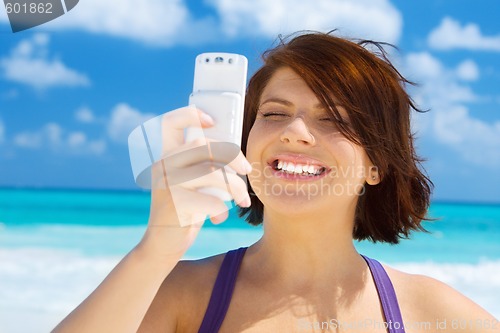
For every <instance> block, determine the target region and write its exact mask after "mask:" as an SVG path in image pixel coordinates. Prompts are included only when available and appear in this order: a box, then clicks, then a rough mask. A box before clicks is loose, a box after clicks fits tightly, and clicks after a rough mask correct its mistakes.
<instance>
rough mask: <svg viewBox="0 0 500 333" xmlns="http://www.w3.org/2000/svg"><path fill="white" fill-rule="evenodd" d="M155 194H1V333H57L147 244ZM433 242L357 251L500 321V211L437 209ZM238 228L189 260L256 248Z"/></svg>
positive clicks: (213, 237)
mask: <svg viewBox="0 0 500 333" xmlns="http://www.w3.org/2000/svg"><path fill="white" fill-rule="evenodd" d="M148 214H149V193H147V192H139V191H91V190H46V189H0V333H25V332H33V333H36V332H49V331H50V330H51V329H52V328H53V327H54V326H55V325H56V324H57V323H58V322H59V321H60V320H61V319H62V318H64V316H66V315H67V314H68V313H69V312H70V311H71V310H72V309H73V308H74V307H75V306H76V305H78V304H79V303H80V302H81V301H82V300H83V299H84V298H85V297H86V296H87V295H88V294H89V293H90V292H91V291H92V290H93V289H94V288H95V287H96V286H97V285H98V284H99V283H100V281H102V279H103V278H104V277H105V276H106V275H107V274H108V273H109V271H110V270H111V269H112V268H113V267H114V266H115V265H116V264H117V262H118V261H119V260H120V259H121V258H122V257H123V256H124V255H125V254H126V253H127V252H128V251H129V250H130V249H132V247H133V246H134V245H135V244H136V243H137V242H138V241H139V240H140V238H141V236H142V234H143V232H144V230H145V226H146V223H147V219H148ZM430 215H431V216H432V217H435V218H439V220H437V221H435V222H426V223H425V228H426V229H427V230H429V231H430V232H429V233H415V234H413V235H412V237H411V239H409V240H403V241H401V243H400V244H398V245H395V246H394V245H385V244H373V243H370V242H360V243H355V244H356V247H357V248H358V250H359V252H360V253H363V254H366V255H368V256H370V257H372V258H375V259H378V260H379V261H381V262H384V263H386V264H388V265H391V266H393V267H395V268H397V269H400V270H403V271H406V272H409V273H417V274H424V275H428V276H432V277H435V278H437V279H439V280H441V281H443V282H445V283H447V284H449V285H451V286H452V287H454V288H455V289H457V290H459V291H460V292H461V293H463V294H465V295H466V296H468V297H470V298H471V299H473V300H474V301H475V302H476V303H478V304H480V305H481V306H482V307H484V308H485V309H487V310H488V311H489V312H491V313H492V314H493V315H494V316H496V317H497V318H499V317H500V301H499V300H498V295H500V204H498V205H494V204H468V203H445V202H434V203H433V204H432V206H431V209H430ZM261 234H262V229H261V228H260V227H253V226H250V225H248V224H246V223H245V222H244V221H243V220H242V219H239V218H238V217H237V214H236V210H234V209H233V210H231V211H230V218H229V219H228V220H227V221H226V222H225V223H223V224H221V225H217V226H214V225H212V224H210V223H205V225H204V227H203V230H202V231H201V232H200V235H199V236H198V238H197V240H196V242H195V244H194V245H193V246H192V247H191V248H190V249H189V251H188V252H187V253H186V255H185V257H186V258H187V259H193V258H201V257H205V256H209V255H213V254H217V253H222V252H226V251H228V250H230V249H233V248H236V247H240V246H247V245H250V244H252V243H253V242H255V241H257V240H258V239H259V238H260V236H261Z"/></svg>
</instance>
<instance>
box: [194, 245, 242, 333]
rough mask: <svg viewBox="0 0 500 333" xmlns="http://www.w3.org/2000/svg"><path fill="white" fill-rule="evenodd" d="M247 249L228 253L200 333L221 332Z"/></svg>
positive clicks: (220, 270) (221, 267) (216, 281)
mask: <svg viewBox="0 0 500 333" xmlns="http://www.w3.org/2000/svg"><path fill="white" fill-rule="evenodd" d="M246 249H247V248H246V247H241V248H239V249H237V250H231V251H229V252H228V253H226V255H225V257H224V260H223V261H222V264H221V266H220V269H219V274H218V275H217V279H216V280H215V284H214V288H213V290H212V295H211V296H210V302H209V303H208V308H207V311H206V312H205V317H203V321H202V322H201V326H200V329H199V331H198V332H199V333H212V332H218V331H219V328H220V327H221V325H222V322H223V321H224V317H225V316H226V312H227V309H228V308H229V303H231V297H232V295H233V290H234V285H235V284H236V276H237V275H238V270H239V268H240V264H241V261H242V259H243V256H244V255H245V251H246Z"/></svg>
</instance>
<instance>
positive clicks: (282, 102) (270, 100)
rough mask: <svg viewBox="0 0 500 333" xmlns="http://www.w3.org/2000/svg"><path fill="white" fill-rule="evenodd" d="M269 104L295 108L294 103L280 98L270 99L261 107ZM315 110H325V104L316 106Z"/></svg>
mask: <svg viewBox="0 0 500 333" xmlns="http://www.w3.org/2000/svg"><path fill="white" fill-rule="evenodd" d="M267 103H277V104H281V105H284V106H293V103H292V102H290V101H288V100H286V99H282V98H278V97H270V98H268V99H266V100H265V101H264V102H262V103H260V106H262V105H264V104H267ZM314 108H315V109H324V108H325V107H324V106H323V104H321V103H318V104H316V105H314Z"/></svg>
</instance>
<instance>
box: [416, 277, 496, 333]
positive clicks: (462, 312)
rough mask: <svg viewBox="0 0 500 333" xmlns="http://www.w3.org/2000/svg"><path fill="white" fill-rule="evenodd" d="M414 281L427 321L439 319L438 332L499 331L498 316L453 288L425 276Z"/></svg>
mask: <svg viewBox="0 0 500 333" xmlns="http://www.w3.org/2000/svg"><path fill="white" fill-rule="evenodd" d="M415 282H416V283H418V285H419V290H421V291H423V292H422V295H421V298H420V304H419V306H420V307H421V308H425V309H427V311H426V312H427V316H428V321H429V322H432V323H438V322H439V323H440V327H439V328H438V327H436V329H439V332H470V333H500V321H499V320H498V319H496V318H495V317H493V316H492V315H491V314H490V313H488V312H487V311H486V310H485V309H483V308H482V307H480V306H479V305H478V304H476V303H474V302H473V301H472V300H471V299H469V298H467V297H466V296H464V295H462V294H461V293H459V292H458V291H456V290H455V289H453V288H451V287H450V286H448V285H446V284H445V283H442V282H440V281H438V280H435V279H432V278H429V277H425V276H416V280H415ZM436 325H437V324H436Z"/></svg>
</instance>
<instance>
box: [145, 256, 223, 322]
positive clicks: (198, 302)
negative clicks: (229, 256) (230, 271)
mask: <svg viewBox="0 0 500 333" xmlns="http://www.w3.org/2000/svg"><path fill="white" fill-rule="evenodd" d="M224 256H225V254H219V255H215V256H211V257H207V258H203V259H198V260H181V261H179V262H178V263H177V265H176V266H175V268H174V269H173V270H172V272H170V274H169V275H168V276H167V277H166V278H165V280H164V281H163V283H162V284H161V286H160V288H159V290H158V292H157V293H156V296H155V298H154V300H153V302H152V303H151V305H150V307H149V309H148V311H147V313H146V315H145V317H144V320H143V323H142V324H141V329H142V331H144V332H157V331H165V328H166V327H169V326H171V323H172V322H175V323H176V324H175V326H176V327H177V329H176V331H178V332H179V331H183V332H184V331H186V332H187V331H192V330H196V329H197V327H199V325H200V324H201V321H202V319H203V316H204V314H205V310H206V307H207V305H208V302H209V300H210V295H211V293H212V288H213V285H214V284H215V280H216V278H217V274H218V272H219V268H220V266H221V264H222V260H223V259H224ZM193 318H196V320H193ZM195 328H196V329H195Z"/></svg>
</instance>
